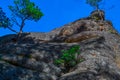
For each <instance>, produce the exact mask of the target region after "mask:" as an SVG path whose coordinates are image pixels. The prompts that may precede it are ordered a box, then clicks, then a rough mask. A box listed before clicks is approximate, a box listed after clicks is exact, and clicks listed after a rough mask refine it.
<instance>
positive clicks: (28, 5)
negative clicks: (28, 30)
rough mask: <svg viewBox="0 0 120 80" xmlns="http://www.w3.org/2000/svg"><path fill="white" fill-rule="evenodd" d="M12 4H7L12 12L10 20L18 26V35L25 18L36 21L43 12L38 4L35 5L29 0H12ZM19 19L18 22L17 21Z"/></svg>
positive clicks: (21, 30)
mask: <svg viewBox="0 0 120 80" xmlns="http://www.w3.org/2000/svg"><path fill="white" fill-rule="evenodd" d="M14 4H15V5H14V6H8V7H9V9H10V10H11V12H12V18H11V20H12V21H13V22H14V23H15V24H16V25H17V26H19V27H20V30H19V33H18V37H19V36H20V35H21V33H22V32H23V27H24V26H25V21H26V20H34V21H38V20H39V19H40V18H41V17H42V16H43V13H42V12H41V11H40V9H39V8H38V6H35V4H34V3H33V2H30V0H14ZM18 20H19V22H18Z"/></svg>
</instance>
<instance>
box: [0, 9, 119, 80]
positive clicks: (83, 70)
mask: <svg viewBox="0 0 120 80" xmlns="http://www.w3.org/2000/svg"><path fill="white" fill-rule="evenodd" d="M100 12H101V15H100V16H99V15H97V16H96V14H97V12H96V11H93V12H92V13H91V14H90V16H88V17H86V18H82V19H79V20H76V21H74V22H72V23H69V24H67V25H64V26H62V27H60V28H57V29H54V30H52V31H51V32H48V33H33V32H29V33H23V34H22V36H21V38H20V40H19V41H16V39H15V38H16V35H15V34H10V35H6V36H3V37H0V80H120V36H119V34H118V33H117V31H115V29H114V28H113V25H112V23H111V22H110V21H108V20H105V16H104V12H103V11H100ZM101 16H102V18H103V20H102V19H101ZM74 45H79V46H80V53H81V54H80V55H81V56H82V57H83V58H84V59H85V60H84V61H82V62H80V63H78V64H77V65H75V66H74V67H73V68H72V69H71V70H70V71H68V72H65V73H64V71H63V69H62V68H61V66H57V65H55V64H54V61H55V60H56V59H59V58H60V56H61V55H62V54H63V53H62V52H61V51H62V50H67V49H69V48H70V47H72V46H74Z"/></svg>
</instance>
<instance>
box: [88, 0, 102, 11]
mask: <svg viewBox="0 0 120 80" xmlns="http://www.w3.org/2000/svg"><path fill="white" fill-rule="evenodd" d="M101 1H102V0H86V3H87V4H89V5H90V6H92V7H94V8H96V9H97V10H98V9H99V2H101Z"/></svg>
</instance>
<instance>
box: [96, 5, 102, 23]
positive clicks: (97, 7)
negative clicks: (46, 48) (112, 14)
mask: <svg viewBox="0 0 120 80" xmlns="http://www.w3.org/2000/svg"><path fill="white" fill-rule="evenodd" d="M96 9H97V11H98V14H99V16H100V17H101V20H102V21H103V20H104V19H103V17H102V14H101V13H100V9H99V6H98V5H97V6H96Z"/></svg>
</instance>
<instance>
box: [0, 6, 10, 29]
mask: <svg viewBox="0 0 120 80" xmlns="http://www.w3.org/2000/svg"><path fill="white" fill-rule="evenodd" d="M10 25H11V23H10V19H9V18H8V17H7V16H6V14H5V12H3V10H2V8H0V27H4V28H7V27H8V26H10Z"/></svg>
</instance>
